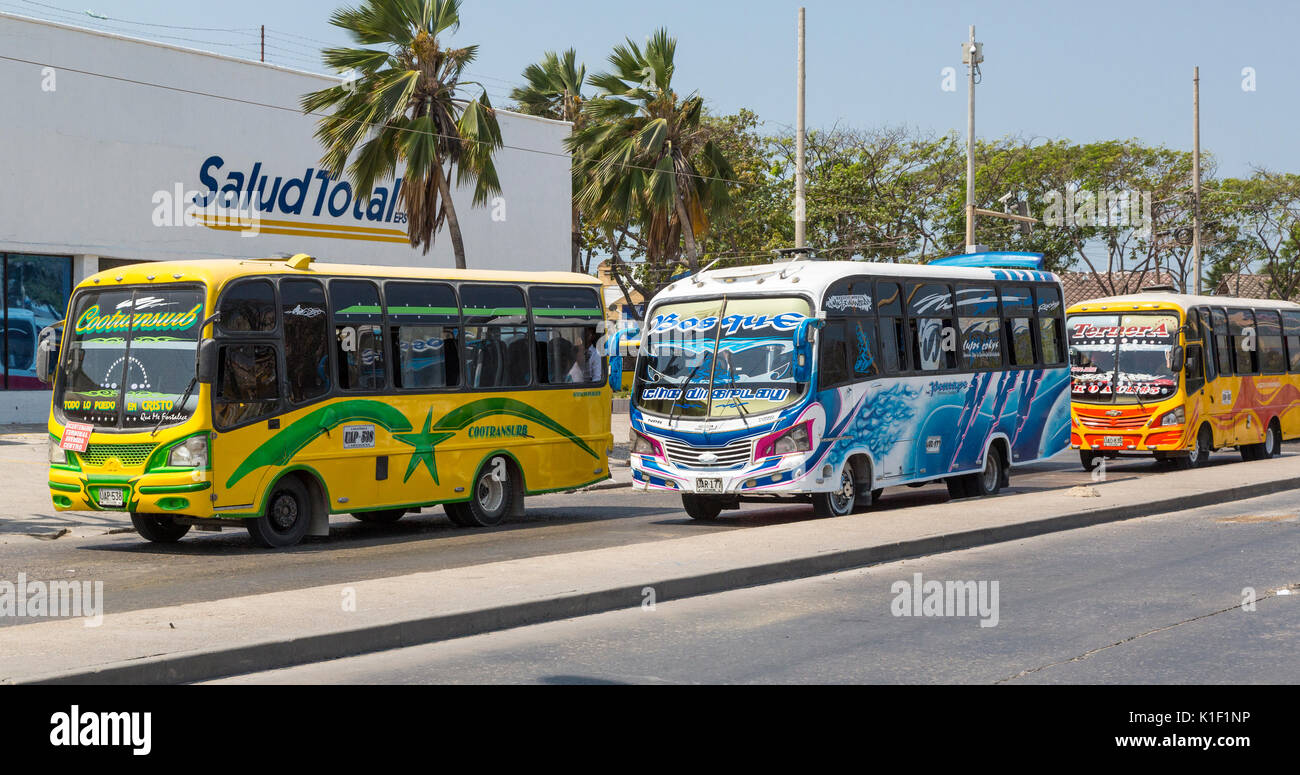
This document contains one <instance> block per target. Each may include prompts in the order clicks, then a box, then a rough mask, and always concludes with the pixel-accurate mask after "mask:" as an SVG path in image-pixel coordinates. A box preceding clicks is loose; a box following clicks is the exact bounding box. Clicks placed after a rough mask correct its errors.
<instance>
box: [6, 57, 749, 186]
mask: <svg viewBox="0 0 1300 775" xmlns="http://www.w3.org/2000/svg"><path fill="white" fill-rule="evenodd" d="M0 59H2V60H7V61H10V62H17V63H19V64H25V65H32V66H34V67H49V68H53V69H55V70H61V71H64V72H69V73H77V74H78V75H87V76H91V77H94V78H104V79H106V80H110V81H118V82H120V83H129V84H133V85H136V86H148V87H151V88H155V89H163V90H166V91H172V92H177V93H180V94H188V95H191V96H196V97H207V98H210V99H217V100H225V101H227V102H234V103H238V104H241V105H249V106H252V107H259V108H268V109H270V110H280V111H284V112H287V113H295V114H297V115H306V116H314V117H316V118H330V117H331V114H329V113H315V112H312V113H307V112H304V111H303V110H301V109H300V108H290V107H285V106H284V105H273V104H271V103H269V102H257V101H256V100H248V99H244V98H242V97H231V96H228V95H224V94H213V93H211V92H205V91H199V90H198V89H186V88H183V87H180V86H169V85H167V84H162V83H154V82H152V81H142V80H139V79H136V78H126V77H124V76H120V75H109V74H107V73H97V72H94V71H93V70H81V69H78V68H75V67H64V66H62V65H53V64H49V63H48V62H37V61H35V60H31V59H23V58H21V57H13V56H8V55H5V54H0ZM344 121H346V122H347V123H350V124H361V125H364V126H366V127H369V128H371V129H390V130H393V131H397V132H411V133H413V134H428V133H426V132H420V131H419V130H416V129H410V128H408V127H394V126H388V125H385V124H377V123H375V122H373V121H362V120H360V119H344ZM433 136H434V137H437V138H438V139H441V140H455V141H458V142H462V143H471V142H472V143H478V144H481V145H488V144H490V143H488V141H486V140H472V139H468V138H464V137H459V136H454V135H444V134H436V135H433ZM499 147H500V148H504V149H509V150H512V151H521V152H524V153H536V154H540V155H543V156H554V157H556V158H561V159H567V160H570V161H571V159H572V157H571V156H570V155H569V154H567V153H556V152H555V151H545V150H542V149H540V148H526V147H524V146H520V145H509V144H507V143H502V144H501V145H500V146H499ZM614 165H615V166H618V167H622V168H624V169H639V170H643V171H646V172H655V171H657V170H656V168H655V167H646V166H642V165H638V164H627V163H625V162H615V163H614ZM684 174H685V175H686V176H687V177H693V178H699V179H701V180H718V181H721V182H723V183H735V184H737V185H743V186H753V185H757V184H754V183H748V182H746V181H740V180H732V179H729V178H711V177H708V176H706V175H699V174H695V173H684Z"/></svg>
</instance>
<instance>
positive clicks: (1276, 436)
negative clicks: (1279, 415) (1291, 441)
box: [1264, 419, 1282, 460]
mask: <svg viewBox="0 0 1300 775" xmlns="http://www.w3.org/2000/svg"><path fill="white" fill-rule="evenodd" d="M1281 456H1282V426H1281V425H1279V424H1278V421H1277V420H1276V419H1274V420H1273V421H1271V422H1270V423H1269V424H1268V430H1267V431H1265V432H1264V459H1265V460H1268V459H1271V458H1275V457H1281Z"/></svg>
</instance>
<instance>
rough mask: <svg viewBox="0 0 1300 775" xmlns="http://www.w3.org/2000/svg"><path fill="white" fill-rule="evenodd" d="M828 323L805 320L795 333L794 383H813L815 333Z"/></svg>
mask: <svg viewBox="0 0 1300 775" xmlns="http://www.w3.org/2000/svg"><path fill="white" fill-rule="evenodd" d="M825 323H826V321H824V320H818V319H816V318H805V319H804V321H803V322H802V323H800V324H799V328H797V329H795V332H794V374H793V376H794V381H795V382H812V360H813V342H814V337H813V331H816V330H817V329H819V328H821V327H822V326H823V325H825Z"/></svg>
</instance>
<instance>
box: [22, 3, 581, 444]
mask: <svg viewBox="0 0 1300 775" xmlns="http://www.w3.org/2000/svg"><path fill="white" fill-rule="evenodd" d="M0 55H3V56H4V57H9V58H8V59H4V58H0V115H2V116H3V118H2V119H0V253H4V252H8V253H36V254H52V255H64V256H73V257H74V258H73V273H74V277H73V282H74V283H75V282H78V281H80V280H82V279H83V278H84V277H86V276H88V275H89V274H93V273H94V272H95V271H97V269H98V268H99V266H100V259H106V260H107V259H127V260H172V259H185V258H214V257H218V258H219V257H232V258H248V257H262V256H268V255H275V254H277V253H290V254H292V253H310V254H312V255H314V256H316V257H317V259H319V260H321V261H324V262H330V261H336V262H347V263H375V264H385V265H395V266H438V267H451V266H454V264H455V262H454V259H453V254H452V251H451V245H450V240H449V239H448V236H447V233H446V229H445V228H444V230H443V232H442V233H441V234H440V235H438V238H437V240H436V242H435V245H434V248H433V249H432V250H431V251H430V253H429V254H428V255H424V254H422V253H421V252H420V251H417V250H413V249H412V248H411V247H410V245H409V243H407V242H406V241H405V224H403V223H401V222H400V220H401V217H402V216H401V213H400V209H401V208H400V207H396V206H394V205H393V201H390V202H388V203H386V204H384V206H383V207H380V203H379V202H374V203H373V204H372V203H371V202H367V208H365V209H368V210H370V212H369V213H366V212H365V211H364V210H363V212H362V213H361V216H362V217H357V212H356V210H355V209H354V207H353V206H349V207H348V208H347V211H346V212H339V213H338V214H337V215H332V214H331V213H330V208H329V202H330V200H329V199H328V198H327V199H325V200H324V202H323V204H322V206H321V209H320V213H319V214H317V213H315V212H314V211H315V209H316V206H317V204H318V202H321V201H322V200H321V199H320V192H321V190H322V188H324V187H325V185H326V184H325V182H324V181H322V180H321V179H320V178H319V177H318V176H317V173H318V172H320V171H321V170H322V168H321V165H320V163H319V161H320V156H321V150H320V146H319V144H318V142H317V141H316V139H315V137H314V136H313V133H314V131H315V129H316V118H314V117H310V116H305V115H303V114H302V113H301V111H300V110H299V109H298V104H299V100H300V99H301V97H302V95H303V94H305V93H307V92H310V91H315V90H318V89H321V88H324V87H327V86H330V85H332V84H334V83H337V79H332V78H329V77H325V76H320V75H314V74H310V73H304V72H299V71H295V70H289V69H286V68H282V67H278V66H274V65H266V64H262V63H258V62H248V61H244V60H238V59H233V58H230V57H225V56H220V55H214V54H207V53H201V52H196V51H190V50H186V49H180V48H176V47H173V46H168V45H162V44H157V43H152V42H145V41H139V40H133V39H128V38H123V37H120V36H116V35H111V34H107V33H101V32H95V31H90V30H85V29H80V28H75V27H68V26H64V25H59V24H54V23H51V22H44V21H37V20H32V19H25V18H22V17H17V16H12V15H8V14H3V13H0ZM14 60H23V61H14ZM101 76H111V77H108V78H106V77H101ZM499 121H500V124H501V130H502V135H503V140H504V142H505V145H506V146H507V147H505V148H502V149H501V150H499V151H498V152H497V155H496V164H497V169H498V171H499V173H500V179H501V186H502V189H503V193H502V197H501V199H500V201H498V202H496V203H494V206H492V207H487V208H475V207H472V206H471V197H472V191H471V190H470V189H468V188H466V189H459V190H457V191H456V195H455V197H454V200H455V204H456V211H457V214H458V215H459V216H460V222H461V227H462V231H463V235H464V241H465V249H466V254H467V263H468V265H469V267H470V268H471V269H518V270H524V269H527V270H544V269H558V270H567V269H568V268H569V261H570V258H569V256H570V243H569V239H570V237H569V219H570V210H569V198H570V176H569V170H570V160H569V156H568V153H567V152H566V151H565V149H564V147H563V141H564V139H565V138H566V137H567V136H568V135H569V132H570V125H569V124H567V123H563V122H556V121H548V120H545V119H538V118H534V117H530V116H522V115H519V114H514V113H508V112H500V113H499ZM217 158H219V159H220V160H221V164H220V166H219V167H218V165H217V163H216V161H215V159H217ZM205 164H206V165H207V167H208V169H207V171H208V173H209V174H210V175H211V177H212V178H213V179H215V180H216V181H217V183H218V185H219V186H224V185H226V184H227V183H228V182H230V180H231V179H230V177H229V176H230V173H232V172H234V173H237V174H240V175H242V176H244V177H245V178H247V177H249V176H250V173H251V172H252V171H253V170H254V169H255V168H256V169H257V171H258V178H259V180H261V181H262V185H263V194H264V196H265V195H266V194H267V192H269V191H271V190H272V189H273V187H274V186H276V179H277V178H279V186H280V188H281V189H283V187H284V186H285V185H286V184H287V183H288V182H289V181H290V180H292V179H300V180H301V179H303V178H304V175H305V173H308V172H309V171H310V175H311V177H310V179H309V180H307V181H305V183H306V185H304V186H302V188H303V189H305V191H304V192H303V195H302V197H301V200H302V208H301V211H300V212H297V213H295V212H292V209H293V205H294V204H296V200H297V199H299V197H298V196H297V193H298V191H297V189H298V186H294V187H293V190H292V191H291V192H289V193H288V194H286V193H285V192H284V191H283V190H281V191H279V192H278V193H277V196H276V203H275V206H274V208H273V209H272V210H270V211H261V212H258V213H257V215H258V219H257V226H256V228H255V229H254V230H253V231H255V234H254V235H251V236H250V235H248V234H245V233H242V232H241V231H240V230H238V229H236V230H217V229H213V228H208V227H207V226H204V225H202V224H201V223H196V224H192V225H184V224H183V223H175V221H177V220H180V221H182V222H183V221H184V219H183V218H180V219H177V218H176V217H175V216H176V214H177V213H178V212H182V213H183V209H184V204H185V201H186V200H188V199H189V198H190V197H191V196H192V194H193V193H195V192H201V191H205V190H206V189H207V188H208V187H207V186H206V185H204V181H203V180H202V179H201V178H202V173H203V171H204V166H205ZM259 165H260V166H259ZM343 183H345V181H342V180H340V181H334V182H331V183H329V184H328V188H325V191H326V193H327V194H328V195H332V196H333V197H334V198H333V202H334V204H335V205H336V207H337V206H341V205H342V204H343V203H344V202H345V200H346V199H347V196H348V194H349V192H348V191H347V190H342V191H341V190H340V189H339V186H340V184H343ZM377 185H378V188H377V189H376V192H375V195H376V197H387V198H388V199H389V200H394V201H395V200H396V196H395V193H396V192H395V184H394V182H393V181H384V182H382V183H379V184H377ZM348 188H350V187H348ZM245 189H247V185H246V184H245ZM177 191H179V192H181V199H182V201H181V202H179V203H178V202H176V201H175V199H176V198H177V197H176V192H177ZM285 205H287V206H288V209H287V210H286V207H284V206H285ZM168 211H170V212H168ZM378 213H382V217H381V218H380V219H379V220H372V217H373V216H374V215H376V214H378ZM164 215H171V216H172V218H171V220H172V221H173V223H172V224H171V225H166V221H167V219H166V218H165V217H164ZM160 223H162V224H163V225H159V224H160ZM276 232H294V233H276ZM0 398H3V399H4V400H0V405H3V406H4V407H8V406H9V405H10V404H12V403H14V401H15V400H17V399H15V398H14V397H12V396H3V397H0ZM19 403H29V402H26V401H25V400H24V401H20V402H19ZM17 406H18V405H17V404H15V407H17ZM8 411H9V413H10V414H12V412H15V411H17V412H19V413H20V414H23V413H24V412H23V411H22V410H21V408H15V409H11V410H8ZM7 419H9V420H12V418H11V417H7V415H6V413H5V412H3V411H0V422H5V421H6V420H7Z"/></svg>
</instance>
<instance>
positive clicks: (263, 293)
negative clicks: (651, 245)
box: [217, 280, 275, 334]
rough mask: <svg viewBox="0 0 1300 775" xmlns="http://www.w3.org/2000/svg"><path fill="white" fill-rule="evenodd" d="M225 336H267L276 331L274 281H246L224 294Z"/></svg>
mask: <svg viewBox="0 0 1300 775" xmlns="http://www.w3.org/2000/svg"><path fill="white" fill-rule="evenodd" d="M219 311H220V312H221V320H220V321H219V322H218V324H217V325H218V327H219V328H220V329H221V331H222V332H223V333H227V334H243V333H254V332H257V333H264V332H269V331H274V330H275V287H274V286H273V285H271V281H270V280H244V281H241V282H238V283H235V284H234V285H232V286H230V288H228V289H227V290H226V291H225V292H224V293H222V294H221V307H220V310H219Z"/></svg>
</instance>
